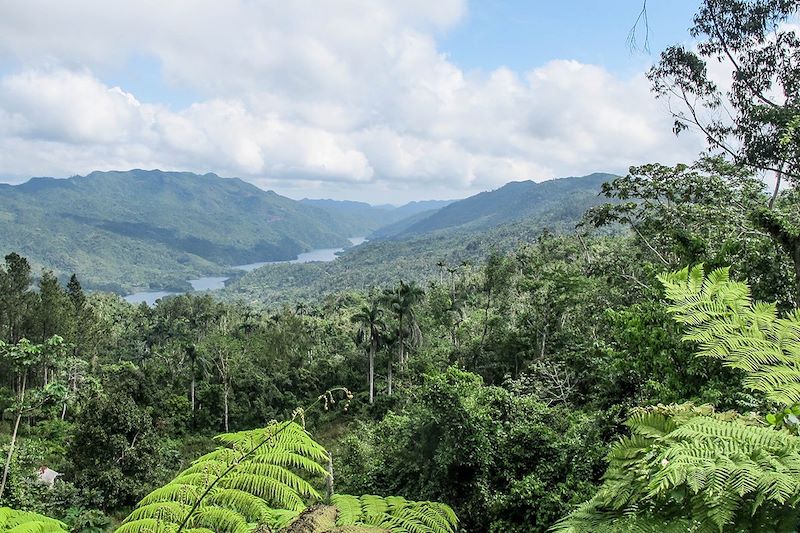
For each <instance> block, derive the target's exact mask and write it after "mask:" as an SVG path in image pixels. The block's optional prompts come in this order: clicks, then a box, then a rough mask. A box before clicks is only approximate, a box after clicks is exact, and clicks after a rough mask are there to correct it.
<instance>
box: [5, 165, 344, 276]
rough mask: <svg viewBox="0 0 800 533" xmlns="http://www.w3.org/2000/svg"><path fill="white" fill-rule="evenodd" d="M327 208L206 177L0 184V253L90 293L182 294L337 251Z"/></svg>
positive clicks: (144, 173)
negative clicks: (239, 270)
mask: <svg viewBox="0 0 800 533" xmlns="http://www.w3.org/2000/svg"><path fill="white" fill-rule="evenodd" d="M351 235H352V234H351V229H350V227H348V222H347V221H346V220H340V219H339V218H337V217H336V216H333V215H332V214H331V213H330V212H329V211H328V210H325V209H320V208H317V207H315V206H313V205H307V204H303V203H300V202H296V201H294V200H291V199H289V198H285V197H283V196H280V195H278V194H276V193H274V192H272V191H264V190H262V189H259V188H258V187H255V186H254V185H251V184H249V183H246V182H244V181H242V180H239V179H236V178H231V179H225V178H221V177H219V176H217V175H216V174H204V175H197V174H192V173H188V172H162V171H159V170H131V171H126V172H93V173H91V174H89V175H87V176H75V177H72V178H68V179H53V178H33V179H31V180H30V181H28V182H26V183H23V184H21V185H16V186H10V185H4V186H2V187H1V188H0V253H2V254H3V255H4V254H6V253H9V252H11V251H16V252H19V253H20V254H22V255H24V256H26V257H28V258H29V259H30V260H31V261H32V262H33V263H34V264H35V266H36V267H47V268H50V269H53V270H54V271H55V272H56V273H57V274H60V275H68V274H70V273H72V272H75V273H77V274H78V275H79V277H80V278H81V279H82V280H83V281H84V283H85V284H86V285H88V286H89V287H94V288H103V289H108V290H116V291H118V292H123V291H127V290H130V289H133V288H153V289H156V288H186V281H185V280H186V279H189V278H191V277H192V276H198V275H210V274H215V273H223V272H228V271H229V270H230V266H231V265H236V264H242V263H251V262H256V261H270V260H283V259H291V258H294V257H295V256H296V255H297V254H299V253H301V252H304V251H308V250H310V249H314V248H331V247H340V246H347V244H348V241H347V237H348V236H351Z"/></svg>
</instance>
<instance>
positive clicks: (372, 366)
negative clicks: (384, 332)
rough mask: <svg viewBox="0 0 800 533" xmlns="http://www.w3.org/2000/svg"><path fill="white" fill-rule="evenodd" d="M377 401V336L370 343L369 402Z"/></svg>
mask: <svg viewBox="0 0 800 533" xmlns="http://www.w3.org/2000/svg"><path fill="white" fill-rule="evenodd" d="M374 402H375V337H374V336H373V337H372V340H371V341H370V343H369V403H370V404H372V403H374Z"/></svg>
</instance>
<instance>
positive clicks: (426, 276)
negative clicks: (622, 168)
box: [219, 174, 613, 306]
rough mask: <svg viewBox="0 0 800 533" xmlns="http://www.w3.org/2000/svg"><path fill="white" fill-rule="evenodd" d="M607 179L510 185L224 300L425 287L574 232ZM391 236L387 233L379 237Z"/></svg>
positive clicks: (228, 290) (271, 273) (247, 284)
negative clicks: (448, 270) (447, 272)
mask: <svg viewBox="0 0 800 533" xmlns="http://www.w3.org/2000/svg"><path fill="white" fill-rule="evenodd" d="M611 178H613V176H612V175H610V174H592V175H590V176H585V177H580V178H564V179H558V180H552V181H550V182H543V183H533V182H530V181H526V182H515V183H509V184H508V185H505V186H503V187H501V188H499V189H497V190H495V191H491V192H486V193H481V194H478V195H475V196H471V197H469V198H466V199H464V200H460V201H457V202H453V203H452V204H450V205H448V206H446V207H443V208H441V209H438V210H432V211H426V212H423V213H422V215H423V218H422V220H416V219H415V218H414V217H413V216H412V217H411V219H406V220H405V221H401V222H400V223H397V224H395V226H394V227H399V226H402V225H403V224H404V223H408V222H409V220H410V221H411V222H413V223H412V224H411V226H410V227H406V228H405V229H403V230H402V231H399V232H398V234H395V235H393V236H392V237H390V238H375V239H374V240H370V241H369V242H367V243H364V244H361V245H359V246H356V247H355V248H351V249H349V250H346V251H345V252H344V253H342V254H341V255H340V256H339V258H338V259H337V260H336V261H332V262H329V263H306V264H278V265H267V266H264V267H262V268H259V269H256V270H254V271H252V272H249V273H247V274H246V275H244V276H242V277H239V278H236V279H234V280H232V281H231V282H230V283H229V284H227V285H226V287H225V289H224V290H223V291H221V292H220V293H219V294H220V295H221V296H222V297H224V298H228V299H232V300H239V299H240V300H244V301H246V302H248V303H250V304H253V305H256V306H259V305H262V306H263V305H275V304H281V303H289V302H292V301H297V300H304V299H305V300H312V299H319V298H320V297H321V296H324V295H326V294H330V293H333V292H337V291H347V290H352V289H369V288H370V287H374V286H381V285H387V284H392V283H396V282H397V280H398V279H404V280H406V281H410V280H413V281H417V282H425V281H427V280H430V279H433V278H438V277H439V276H441V275H442V274H443V267H441V266H440V263H441V265H443V266H444V267H457V266H458V265H460V264H461V263H462V262H465V261H467V262H480V261H483V260H484V259H485V257H486V255H487V254H489V253H491V252H494V251H496V252H501V253H502V252H504V251H507V250H511V249H515V248H517V247H519V246H521V245H524V244H525V243H530V242H534V241H535V240H536V238H537V236H538V235H540V234H541V232H542V231H543V230H548V231H550V232H553V233H561V232H571V231H573V230H574V228H575V225H576V223H577V222H578V221H579V220H580V218H581V216H582V215H583V213H584V212H585V211H586V209H587V208H589V207H591V206H592V205H597V204H599V203H602V202H604V201H605V200H606V198H604V197H600V196H598V194H599V192H600V186H601V185H602V183H603V182H605V181H608V180H610V179H611ZM389 229H391V226H390V227H385V228H383V229H380V230H378V231H377V232H376V235H380V234H381V233H384V232H385V231H388V230H389Z"/></svg>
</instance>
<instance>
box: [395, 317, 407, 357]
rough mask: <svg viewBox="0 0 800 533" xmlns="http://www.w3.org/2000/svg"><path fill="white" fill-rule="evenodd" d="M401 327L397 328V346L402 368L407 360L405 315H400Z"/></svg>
mask: <svg viewBox="0 0 800 533" xmlns="http://www.w3.org/2000/svg"><path fill="white" fill-rule="evenodd" d="M399 324H400V325H399V327H398V330H397V337H398V343H399V344H398V346H397V355H398V359H400V369H401V370H402V369H404V368H405V364H406V360H405V344H406V343H405V342H403V341H404V340H405V339H403V315H400V320H399Z"/></svg>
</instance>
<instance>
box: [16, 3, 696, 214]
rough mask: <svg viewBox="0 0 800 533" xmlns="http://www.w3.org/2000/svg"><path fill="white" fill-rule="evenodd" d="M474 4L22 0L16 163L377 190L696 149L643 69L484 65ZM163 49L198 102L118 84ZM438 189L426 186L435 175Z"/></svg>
mask: <svg viewBox="0 0 800 533" xmlns="http://www.w3.org/2000/svg"><path fill="white" fill-rule="evenodd" d="M464 10H465V6H464V3H463V2H462V1H460V0H442V1H439V2H423V1H422V0H414V1H405V2H395V1H394V0H384V1H374V0H347V1H343V2H336V3H335V5H334V3H329V2H317V1H313V0H306V1H297V2H278V1H265V2H250V1H247V0H230V1H227V2H215V1H211V0H202V1H198V0H191V1H190V0H174V1H171V2H155V0H143V1H140V2H126V3H122V4H120V3H116V2H103V1H100V0H76V1H74V2H70V3H64V2H51V1H45V0H28V1H26V2H14V3H9V4H6V5H5V6H4V7H3V16H1V17H0V65H2V64H3V63H4V62H5V63H7V64H15V65H18V68H16V69H15V70H14V71H12V72H10V73H8V74H6V75H5V77H3V78H0V175H7V176H20V177H21V176H28V175H43V174H51V175H59V176H63V175H69V174H72V173H84V172H89V171H91V170H94V169H107V168H118V169H119V168H130V167H144V168H154V167H158V168H165V169H187V170H194V171H199V172H206V171H214V172H218V173H220V174H223V175H231V176H232V175H236V176H241V177H243V178H245V179H249V180H250V181H252V182H254V183H257V184H259V185H261V186H266V187H269V186H280V188H281V190H286V191H296V192H294V194H296V195H298V196H303V195H314V194H313V192H309V194H305V193H304V192H303V191H304V190H308V189H312V190H316V191H317V192H319V194H321V195H326V196H339V197H343V196H357V197H359V198H362V199H363V198H370V199H373V200H376V201H382V200H385V198H380V197H379V196H381V195H384V194H390V195H394V196H395V197H393V198H389V199H390V200H393V201H395V200H397V199H398V198H402V199H406V198H411V197H423V196H428V195H433V194H438V195H443V196H448V197H454V196H462V195H465V194H469V193H472V192H475V191H476V190H480V189H486V188H493V187H497V186H499V185H502V184H503V183H505V182H507V181H510V180H519V179H536V180H541V179H546V178H549V177H554V176H563V175H576V174H583V173H589V172H593V171H601V170H610V171H623V170H624V169H625V168H626V167H627V166H628V165H631V164H638V163H642V162H648V161H652V160H659V161H665V162H673V161H677V160H687V159H692V158H693V157H694V155H695V154H696V152H697V151H699V149H700V147H701V145H702V144H701V143H700V142H699V141H698V139H697V138H694V137H688V138H684V139H678V140H676V139H675V138H674V137H673V136H672V134H671V133H670V122H671V121H670V119H669V116H668V114H667V113H666V111H665V110H664V109H663V108H662V104H660V103H659V102H656V101H655V99H654V98H653V97H652V95H651V94H650V92H649V87H648V83H647V81H646V80H645V79H644V77H643V76H637V77H635V78H633V79H618V78H616V77H614V76H613V75H611V74H610V73H608V72H607V71H605V70H603V69H602V68H600V67H597V66H592V65H584V64H580V63H577V62H574V61H560V60H559V61H552V62H550V63H548V64H546V65H542V66H540V67H539V68H536V69H534V70H532V71H530V72H528V73H524V74H519V73H515V72H512V71H510V70H508V69H505V68H503V67H501V66H499V67H498V68H497V69H496V70H494V71H492V72H466V71H464V70H462V69H461V68H459V67H458V66H457V65H455V64H453V63H452V62H451V61H450V60H448V58H447V57H446V56H445V55H444V54H443V53H442V52H441V51H440V50H439V49H438V48H437V44H436V35H437V33H438V32H441V31H445V30H446V29H447V28H449V27H452V26H453V25H454V24H457V23H458V21H459V20H460V18H461V17H462V16H463V13H464ZM142 56H144V57H152V58H155V59H157V62H158V63H159V64H160V65H161V69H162V75H163V77H164V79H165V80H166V81H167V83H169V84H172V85H173V87H174V88H175V90H176V91H183V90H185V91H187V93H190V94H194V95H197V97H196V100H197V101H196V102H195V103H194V104H192V105H190V106H188V107H186V108H184V109H174V108H170V106H169V105H168V104H167V103H166V102H163V103H156V104H150V103H142V102H141V101H140V100H139V99H137V96H136V95H135V94H131V92H130V91H132V89H130V88H126V87H121V88H120V87H114V86H111V84H109V83H106V82H104V81H102V80H103V79H104V77H105V75H106V74H108V73H113V72H116V71H118V70H119V69H120V68H121V65H125V64H126V62H128V61H129V59H130V58H131V57H142ZM420 183H426V184H427V185H426V187H424V188H420Z"/></svg>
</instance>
